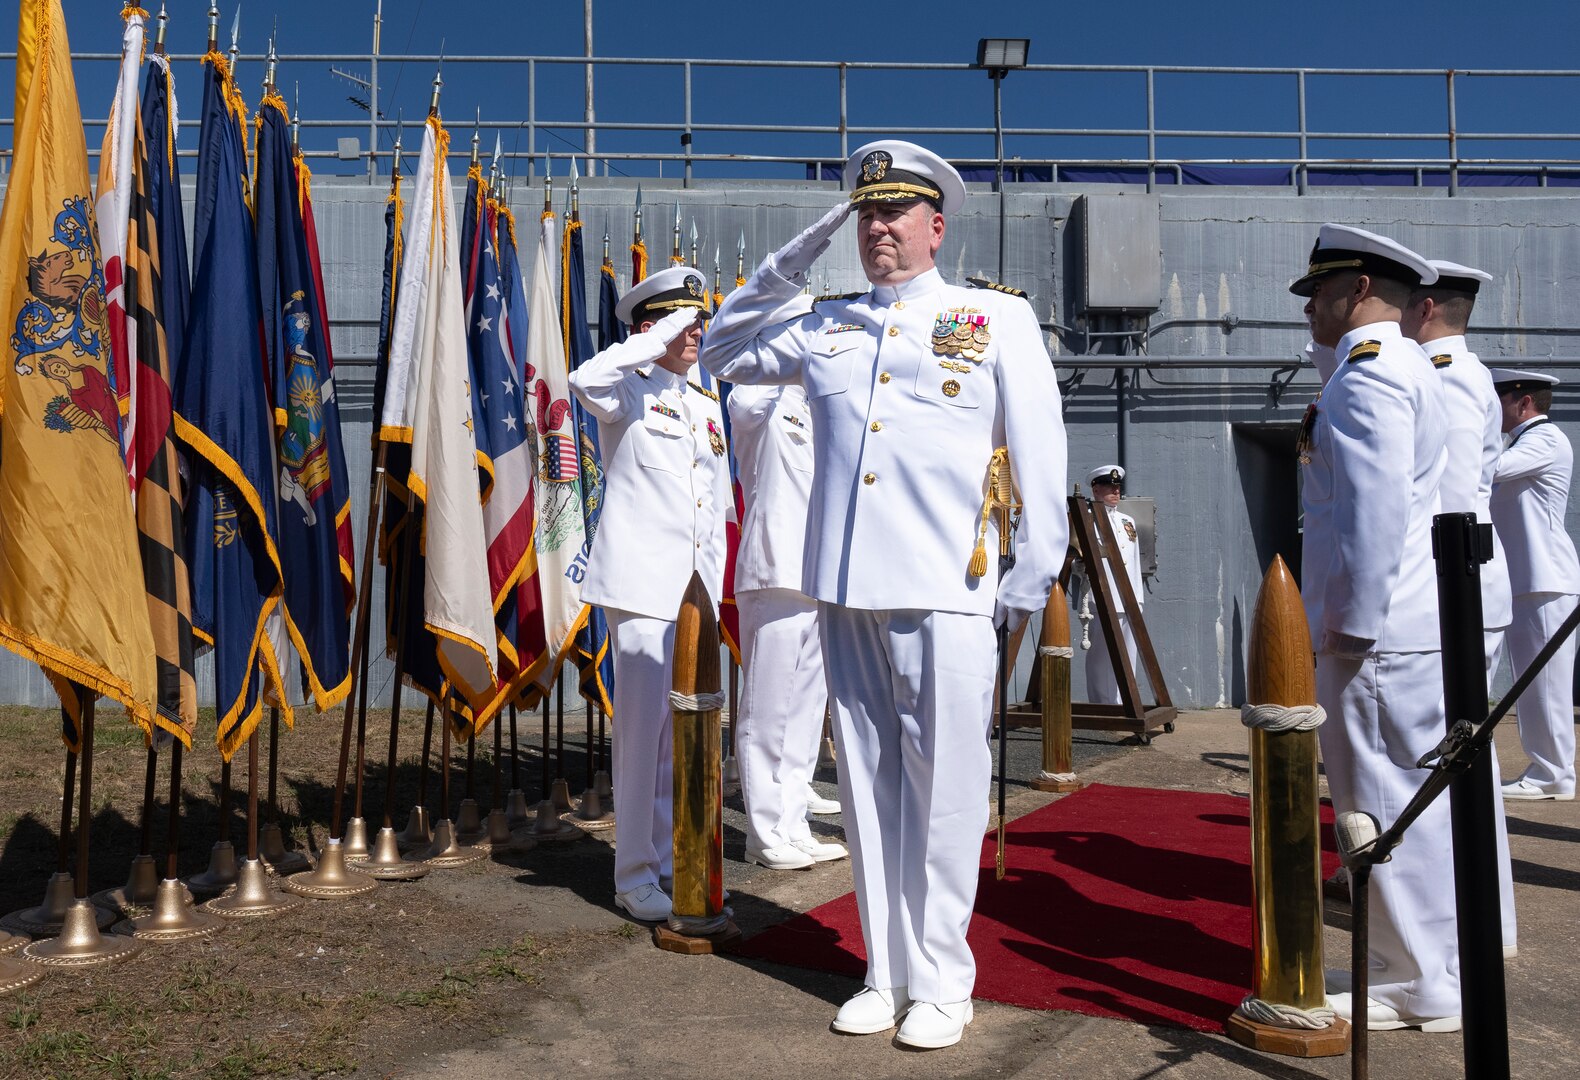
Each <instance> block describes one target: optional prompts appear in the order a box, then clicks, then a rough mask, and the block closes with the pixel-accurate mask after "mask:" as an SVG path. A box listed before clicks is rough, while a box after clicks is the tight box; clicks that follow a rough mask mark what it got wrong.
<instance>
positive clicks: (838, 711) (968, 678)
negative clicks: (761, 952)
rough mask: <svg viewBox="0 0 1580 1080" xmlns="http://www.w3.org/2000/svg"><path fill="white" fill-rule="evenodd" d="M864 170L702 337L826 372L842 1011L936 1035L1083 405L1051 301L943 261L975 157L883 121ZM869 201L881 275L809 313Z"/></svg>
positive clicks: (1059, 540) (922, 1039)
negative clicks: (998, 479) (891, 136)
mask: <svg viewBox="0 0 1580 1080" xmlns="http://www.w3.org/2000/svg"><path fill="white" fill-rule="evenodd" d="M845 175H846V176H847V177H849V178H850V179H851V181H852V191H851V195H850V198H849V201H848V202H845V203H842V204H841V205H840V206H838V207H836V208H835V209H834V210H832V211H831V212H829V213H828V214H827V215H825V216H824V217H823V219H822V220H821V221H819V222H817V224H815V225H813V226H812V227H811V228H809V229H807V230H806V231H805V232H803V233H802V234H801V235H800V236H797V237H796V238H795V239H793V240H791V241H790V242H789V243H788V244H786V245H785V246H784V247H783V248H781V249H780V250H779V251H778V252H776V253H775V254H773V255H771V256H770V257H769V258H768V259H767V260H766V261H765V262H764V263H763V265H762V266H761V267H760V268H759V269H758V270H757V273H756V274H755V275H753V277H752V278H751V280H750V281H748V282H747V283H746V284H745V285H744V286H742V287H741V288H739V289H736V290H735V292H734V293H732V294H731V295H730V297H729V299H727V300H726V301H725V302H724V304H723V305H722V306H721V307H720V309H719V312H718V314H717V315H716V316H715V317H714V320H713V322H712V324H711V325H710V326H709V328H708V337H707V341H706V342H705V344H704V348H703V358H702V359H703V364H704V365H705V366H706V367H707V368H708V370H710V371H711V372H713V374H714V375H716V376H718V377H720V378H724V379H728V380H731V381H733V382H737V383H792V382H799V383H801V384H803V385H804V386H805V387H806V392H807V398H808V400H809V402H810V405H811V410H812V417H813V422H814V424H815V426H816V431H817V438H816V441H815V443H814V444H813V445H814V452H815V458H816V468H815V471H814V475H813V481H812V492H811V504H810V508H809V512H808V517H807V526H806V554H805V564H804V570H803V587H802V591H803V592H805V593H806V594H807V595H808V596H811V597H812V598H813V599H815V600H817V601H818V605H819V607H818V616H819V620H820V622H821V627H822V632H823V657H824V663H825V666H826V668H827V672H828V682H829V692H830V695H831V697H832V699H833V712H834V718H835V728H834V731H835V736H836V740H837V745H838V750H839V782H840V801H841V803H842V804H843V805H844V808H845V831H846V836H847V838H848V839H849V841H850V843H851V854H852V862H853V870H854V874H855V880H856V899H857V906H858V908H859V910H860V913H861V930H862V937H863V939H864V940H865V942H866V946H867V975H866V987H865V988H864V989H863V990H862V991H861V992H860V993H858V994H857V995H856V996H855V997H853V998H851V999H850V1000H849V1001H847V1002H846V1003H845V1005H844V1006H843V1007H842V1008H841V1009H840V1010H839V1013H838V1015H837V1016H836V1017H835V1020H834V1023H833V1027H834V1030H836V1031H840V1032H844V1033H847V1034H875V1033H877V1032H881V1031H887V1030H888V1029H890V1028H892V1027H893V1026H894V1025H895V1024H897V1023H900V1024H901V1026H900V1031H899V1034H898V1036H897V1039H898V1041H899V1042H901V1043H902V1044H905V1045H908V1046H912V1047H919V1048H932V1047H940V1046H948V1045H951V1044H952V1043H955V1042H957V1041H959V1039H960V1035H961V1032H962V1030H963V1029H964V1027H965V1025H966V1024H967V1023H969V1022H970V1020H971V1000H970V999H971V989H972V986H973V984H974V982H975V977H976V966H975V963H974V961H973V959H972V956H971V950H970V948H969V946H968V945H967V944H966V926H967V924H968V923H969V922H970V919H971V909H972V905H973V903H974V902H975V898H976V887H977V871H978V865H979V860H980V855H981V850H982V836H983V832H984V830H985V828H986V826H987V819H988V788H989V782H990V779H991V774H992V758H991V755H990V753H989V750H988V740H987V733H988V728H989V726H990V721H991V716H990V714H991V709H992V702H993V685H994V671H995V656H996V645H995V640H994V621H995V618H996V619H997V620H999V621H1000V622H1007V623H1010V624H1018V621H1019V620H1023V619H1024V618H1025V617H1026V615H1027V614H1028V613H1029V612H1032V611H1036V610H1039V609H1041V607H1042V606H1043V604H1044V603H1045V602H1046V600H1047V596H1048V590H1049V588H1050V587H1051V585H1052V583H1053V580H1054V577H1055V576H1056V575H1057V574H1058V572H1059V569H1060V567H1061V564H1062V563H1063V561H1064V555H1065V546H1066V542H1067V539H1068V531H1069V530H1068V521H1067V517H1066V512H1065V503H1064V490H1065V489H1064V485H1065V439H1064V425H1063V421H1062V419H1061V417H1060V409H1059V387H1058V383H1057V382H1056V381H1055V379H1054V375H1053V365H1052V362H1051V361H1050V359H1049V357H1048V352H1047V348H1046V347H1045V345H1044V343H1043V336H1042V331H1041V329H1040V328H1039V327H1038V325H1037V319H1036V316H1035V315H1034V314H1033V312H1032V309H1031V305H1030V304H1028V303H1027V302H1026V301H1025V299H1024V298H1023V297H1022V296H1020V295H1019V294H1015V293H1013V292H1012V291H995V290H991V289H984V290H977V289H965V288H960V287H958V286H954V285H950V284H948V283H946V282H945V281H944V280H943V278H942V277H941V276H940V275H939V273H938V270H937V268H936V266H935V259H936V257H937V254H938V249H939V246H940V244H942V242H943V239H944V230H945V218H946V216H947V215H952V214H954V213H956V212H958V211H959V210H960V208H961V207H962V206H963V205H964V203H965V185H964V184H963V183H962V182H961V180H960V176H959V174H958V173H956V172H955V170H954V169H953V168H952V167H951V166H950V165H949V164H948V163H947V162H945V161H943V160H942V159H941V158H939V157H938V156H937V155H935V154H933V153H931V152H929V151H927V150H925V149H923V148H922V147H919V146H915V145H913V144H911V143H906V142H898V141H885V142H876V143H871V144H869V145H867V146H864V147H862V148H861V149H859V150H857V151H856V152H855V154H854V155H852V157H851V158H850V160H849V161H848V162H847V163H846V167H845ZM852 209H855V211H856V217H857V235H856V243H857V248H858V251H859V253H860V256H861V265H862V269H863V270H864V271H865V272H866V275H867V280H868V281H870V282H871V283H872V288H871V290H869V291H867V292H864V293H861V294H852V295H851V296H849V297H842V298H834V299H825V300H823V301H821V302H818V303H815V304H814V306H813V310H812V311H811V312H810V313H808V312H806V310H805V305H804V304H802V305H799V306H797V305H796V304H795V300H796V296H797V294H798V293H799V292H800V291H801V289H802V287H803V286H804V284H805V282H806V279H807V272H808V270H809V269H810V267H811V266H812V264H813V262H814V261H815V260H816V259H817V257H818V256H819V255H821V254H822V253H823V251H825V250H826V249H827V247H828V245H829V242H830V240H831V238H832V237H833V235H834V233H835V231H836V230H837V229H838V228H839V226H840V225H841V224H842V223H843V222H844V220H845V218H846V216H847V215H848V214H849V213H850V211H851V210H852ZM1005 447H1007V448H1008V455H1009V459H1010V461H1011V463H1012V465H1013V467H1014V471H1015V479H1016V482H1017V483H1018V485H1019V491H1020V496H1021V499H1022V502H1023V503H1024V510H1023V513H1022V517H1021V522H1020V528H1019V531H1018V532H1017V533H1016V534H1015V537H1014V549H1013V550H1014V553H1015V556H1016V562H1015V565H1014V567H1013V568H1012V569H1011V570H1010V571H1009V572H1008V573H1007V574H1005V575H1004V576H1003V577H1002V579H1001V578H1000V577H999V574H998V572H997V571H996V570H995V569H994V566H995V565H996V563H997V559H996V558H994V557H992V556H996V555H997V554H998V543H999V538H998V525H997V522H996V521H995V520H993V519H994V517H995V516H996V515H993V514H984V512H983V511H984V498H985V496H986V494H987V480H988V478H989V476H990V472H991V469H992V466H991V462H992V460H993V459H994V457H995V452H996V451H997V450H999V449H1000V448H1005ZM987 553H991V556H989V555H988V554H987ZM901 1021H903V1023H901Z"/></svg>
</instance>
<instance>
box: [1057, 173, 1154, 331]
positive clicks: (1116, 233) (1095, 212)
mask: <svg viewBox="0 0 1580 1080" xmlns="http://www.w3.org/2000/svg"><path fill="white" fill-rule="evenodd" d="M1078 205H1079V212H1080V225H1081V244H1082V253H1083V260H1082V262H1083V266H1082V270H1083V281H1082V288H1081V290H1080V298H1081V305H1082V310H1085V311H1090V312H1094V313H1095V312H1135V313H1138V314H1141V313H1146V312H1152V311H1156V310H1157V309H1158V306H1159V304H1160V303H1161V302H1162V292H1163V244H1162V235H1161V231H1160V227H1159V220H1158V219H1159V208H1158V197H1157V196H1156V195H1147V194H1139V193H1128V192H1127V193H1125V194H1116V195H1083V196H1081V199H1080V202H1079V204H1078Z"/></svg>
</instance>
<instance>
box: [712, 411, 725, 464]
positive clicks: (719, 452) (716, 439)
mask: <svg viewBox="0 0 1580 1080" xmlns="http://www.w3.org/2000/svg"><path fill="white" fill-rule="evenodd" d="M708 445H709V446H711V447H713V456H714V457H723V456H724V433H723V432H721V431H720V430H719V428H718V425H717V424H715V423H714V422H713V421H712V420H709V421H708Z"/></svg>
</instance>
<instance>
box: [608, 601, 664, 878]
mask: <svg viewBox="0 0 1580 1080" xmlns="http://www.w3.org/2000/svg"><path fill="white" fill-rule="evenodd" d="M604 613H605V614H606V615H607V616H608V618H609V636H610V638H611V641H612V644H613V647H614V736H613V740H612V741H613V746H612V748H611V756H612V757H613V759H614V777H613V778H612V779H613V783H614V797H615V800H616V805H617V806H618V807H619V810H618V812H617V813H616V814H615V822H614V888H615V891H616V892H630V891H631V890H632V889H635V888H638V887H639V886H642V885H657V884H658V882H659V878H660V877H668V876H670V875H671V874H672V873H674V865H675V853H674V820H675V808H674V724H673V720H672V718H671V715H670V711H669V692H670V690H671V689H672V685H671V684H672V680H673V672H674V655H675V624H674V622H673V621H671V620H668V619H652V618H649V617H648V616H646V615H636V614H633V613H631V612H629V611H619V610H617V609H614V608H605V609H604Z"/></svg>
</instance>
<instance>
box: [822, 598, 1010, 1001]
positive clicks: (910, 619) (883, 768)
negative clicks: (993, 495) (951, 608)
mask: <svg viewBox="0 0 1580 1080" xmlns="http://www.w3.org/2000/svg"><path fill="white" fill-rule="evenodd" d="M818 618H819V621H820V623H821V629H822V633H823V662H824V664H825V665H826V667H827V669H828V683H829V691H830V693H831V694H832V696H833V706H834V736H835V741H836V746H837V748H838V751H839V797H840V803H841V804H842V806H843V808H844V819H845V836H846V838H847V839H848V840H849V841H850V853H851V864H852V866H851V869H852V872H853V873H854V875H855V880H856V906H857V908H858V910H859V911H860V914H861V935H862V938H863V939H864V940H865V942H866V945H867V976H866V983H867V985H868V986H871V987H876V988H879V989H888V988H891V987H905V988H906V991H907V993H908V994H909V995H910V997H911V998H912V1000H915V1001H928V1002H933V1003H935V1004H947V1003H950V1002H958V1001H964V1000H966V999H967V998H969V997H970V996H971V989H972V986H973V985H974V984H975V982H976V962H975V960H973V959H972V956H971V949H970V947H969V946H968V945H967V944H966V927H967V925H968V924H969V923H970V921H971V909H972V906H973V905H974V904H975V902H976V891H977V876H978V868H979V866H980V863H981V854H982V837H983V833H984V832H985V831H986V829H987V821H988V791H989V788H990V787H991V780H992V771H993V761H992V756H991V754H990V753H989V749H988V727H989V724H990V722H991V712H992V707H993V683H994V674H995V671H996V666H995V664H996V660H997V642H996V639H995V636H994V633H993V621H992V619H991V618H989V617H988V616H985V615H961V614H956V613H953V612H935V611H920V610H910V609H904V610H896V611H864V610H859V609H854V608H847V607H841V606H838V605H834V604H828V603H824V604H821V605H819V608H818Z"/></svg>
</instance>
